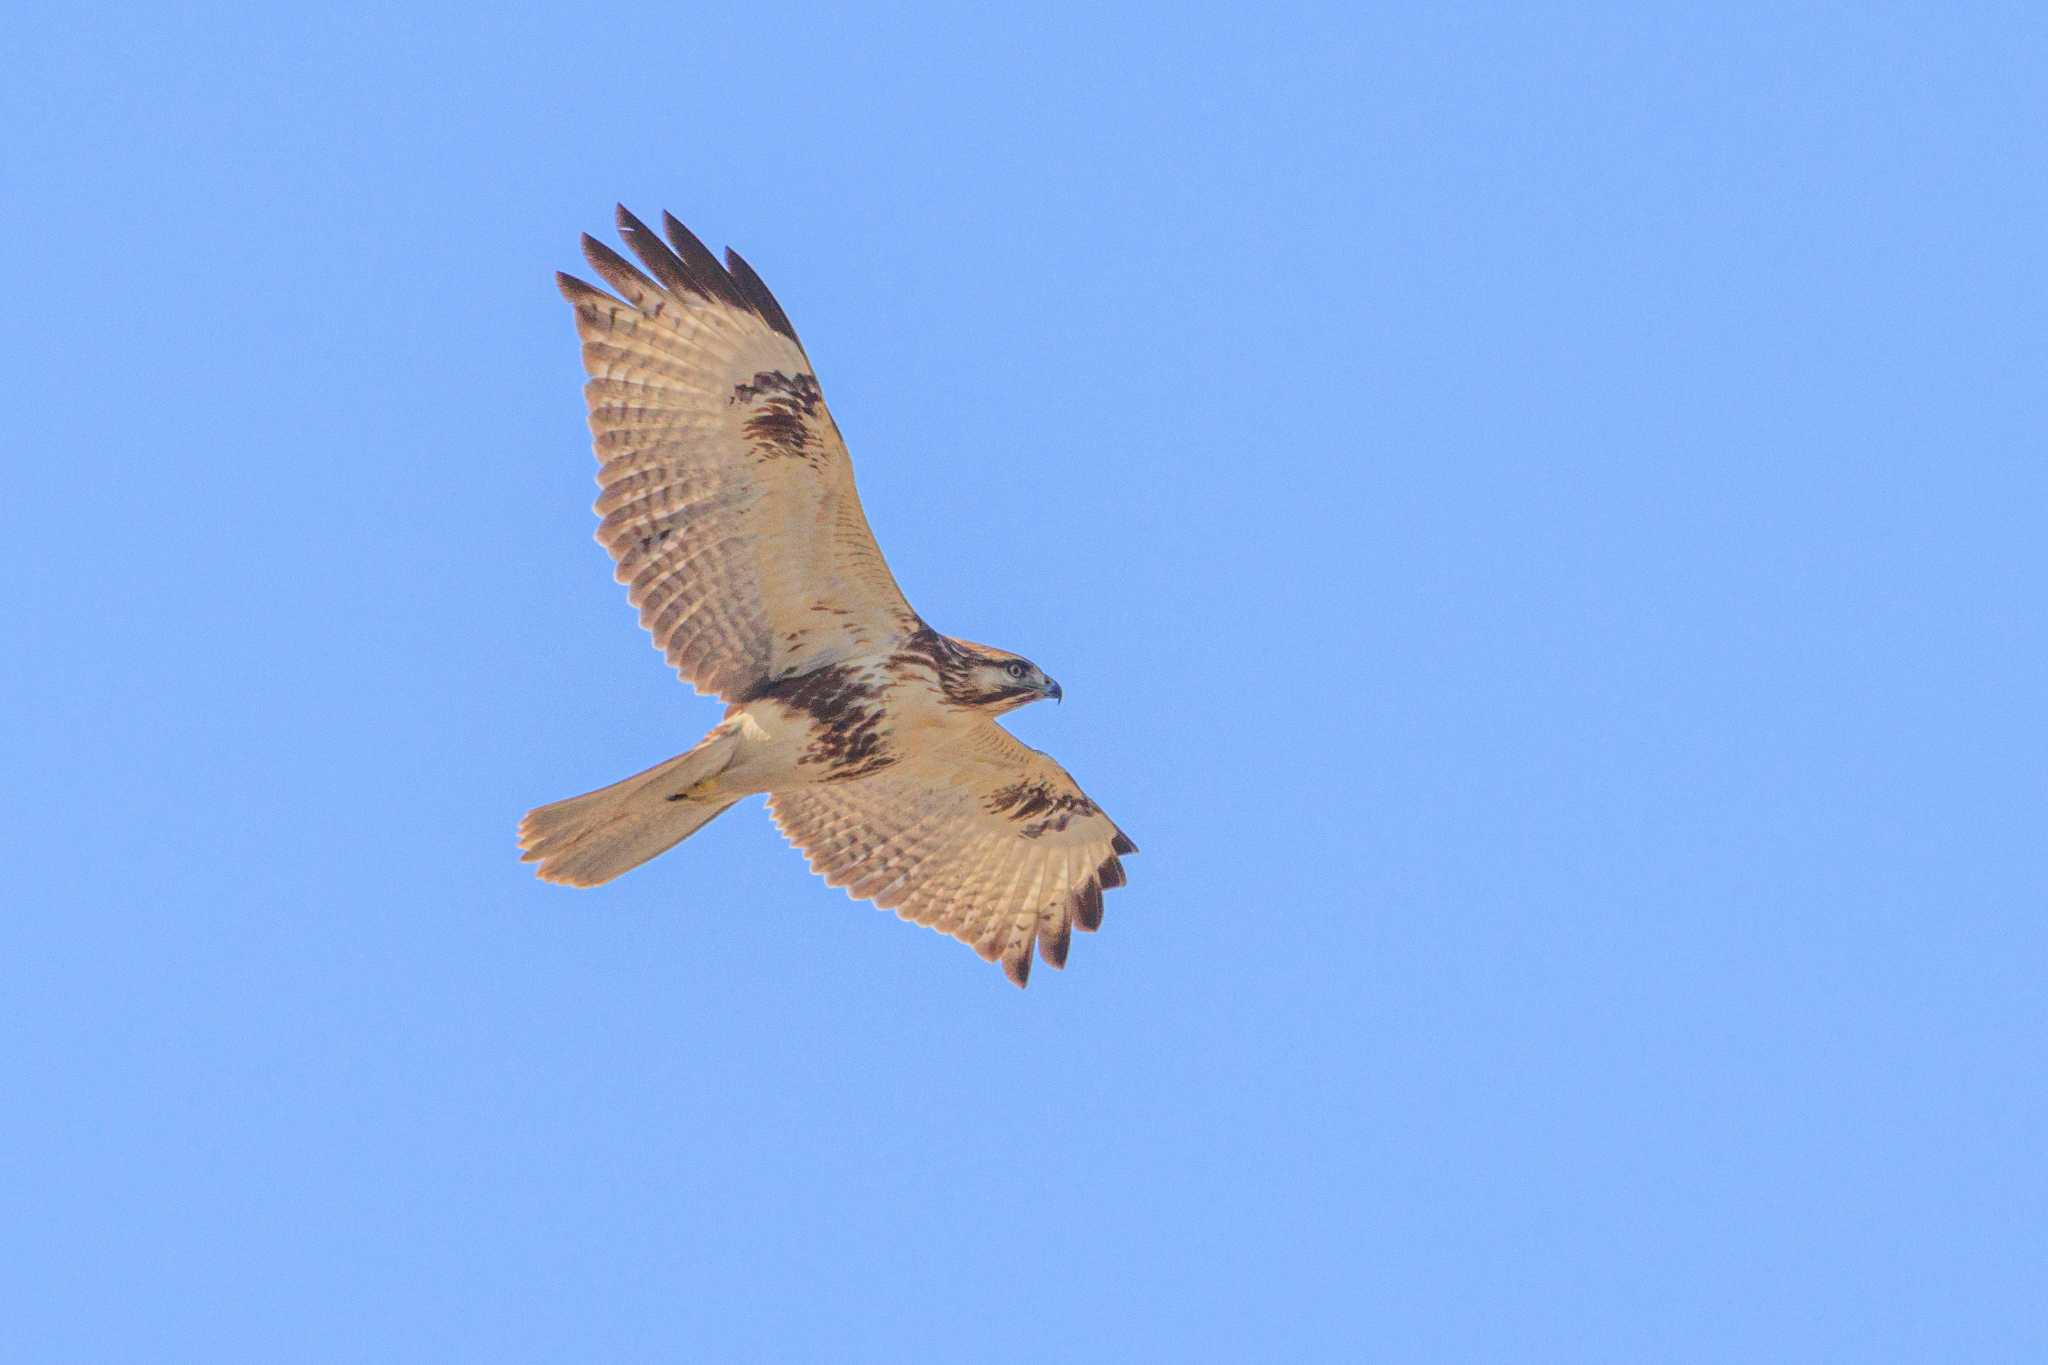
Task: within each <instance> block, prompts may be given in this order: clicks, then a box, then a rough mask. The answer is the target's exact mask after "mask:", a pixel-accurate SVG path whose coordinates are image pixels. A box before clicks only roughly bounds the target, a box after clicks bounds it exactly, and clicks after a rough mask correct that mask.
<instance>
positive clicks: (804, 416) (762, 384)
mask: <svg viewBox="0 0 2048 1365" xmlns="http://www.w3.org/2000/svg"><path fill="white" fill-rule="evenodd" d="M823 401H824V394H823V393H822V392H821V391H820V390H819V388H818V380H817V377H816V376H815V375H811V374H807V373H806V374H798V375H795V376H793V377H792V376H790V375H786V374H784V373H783V372H782V371H780V370H762V371H761V372H760V373H759V374H756V375H755V376H754V377H753V379H752V380H751V381H749V382H747V383H744V384H736V385H734V386H733V391H732V396H731V397H730V398H728V399H727V400H726V406H728V407H733V406H737V405H738V404H741V403H746V404H748V405H750V406H752V407H753V408H754V415H753V416H751V417H749V418H747V421H746V430H747V435H748V436H750V437H752V438H753V439H754V442H755V446H754V448H755V450H756V451H757V452H759V454H760V456H761V458H762V459H770V460H772V459H777V458H781V457H784V456H790V455H796V456H803V455H807V454H809V453H810V449H811V444H812V442H811V419H812V418H813V417H815V416H817V414H818V405H819V404H820V403H821V402H823Z"/></svg>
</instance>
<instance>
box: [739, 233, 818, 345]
mask: <svg viewBox="0 0 2048 1365" xmlns="http://www.w3.org/2000/svg"><path fill="white" fill-rule="evenodd" d="M725 268H726V271H727V273H728V274H730V275H731V276H732V278H733V283H735V284H737V285H738V286H739V287H740V292H741V293H742V294H745V295H746V296H747V303H748V305H749V306H750V307H752V308H753V310H754V311H755V312H756V313H758V314H760V316H761V321H763V322H765V323H767V324H768V325H769V326H770V327H773V328H774V329H775V330H776V331H778V332H780V333H782V334H783V335H784V336H786V337H788V338H789V339H790V340H791V341H796V328H794V327H792V326H790V323H789V314H787V313H785V312H783V311H782V305H781V304H779V303H777V302H776V301H775V296H774V295H773V294H771V293H769V292H768V286H767V285H766V284H764V283H762V282H761V277H760V275H758V274H756V273H755V271H754V267H752V266H750V265H748V264H747V258H746V257H744V256H742V255H740V253H739V252H737V251H734V250H733V249H732V248H731V247H727V248H726V249H725ZM797 345H799V346H801V345H803V343H802V342H801V341H797Z"/></svg>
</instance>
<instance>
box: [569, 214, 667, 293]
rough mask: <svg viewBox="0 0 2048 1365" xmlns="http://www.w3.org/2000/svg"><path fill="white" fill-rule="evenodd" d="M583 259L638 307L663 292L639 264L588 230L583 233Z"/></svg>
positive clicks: (606, 281) (607, 282)
mask: <svg viewBox="0 0 2048 1365" xmlns="http://www.w3.org/2000/svg"><path fill="white" fill-rule="evenodd" d="M583 259H584V260H586V261H589V262H590V268H591V269H592V270H595V271H596V272H597V273H598V274H600V275H602V276H604V282H605V283H606V284H608V285H610V286H611V287H612V288H614V289H616V290H618V291H619V293H620V295H622V296H623V297H624V298H625V300H626V302H628V303H630V304H632V305H633V306H634V307H636V308H637V307H639V306H640V305H641V302H642V301H643V300H646V301H648V302H652V300H653V296H654V295H656V294H658V293H660V292H661V289H660V287H659V286H658V285H656V284H655V283H654V281H653V280H650V279H648V278H647V277H646V276H645V275H643V274H641V273H640V268H639V267H638V266H636V265H634V264H633V263H632V262H631V261H629V260H627V259H626V258H625V257H624V256H621V255H620V254H619V253H618V252H616V251H613V250H612V249H611V248H610V247H608V246H606V245H605V244H604V243H603V242H600V241H598V240H597V238H595V237H593V236H591V235H590V234H589V233H587V232H586V233H585V234H583Z"/></svg>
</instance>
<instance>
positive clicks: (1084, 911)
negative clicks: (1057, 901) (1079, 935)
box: [1074, 879, 1102, 934]
mask: <svg viewBox="0 0 2048 1365" xmlns="http://www.w3.org/2000/svg"><path fill="white" fill-rule="evenodd" d="M1074 927H1075V928H1077V929H1085V930H1087V931H1088V932H1089V933H1091V934H1092V933H1094V932H1095V931H1096V930H1097V929H1100V928H1101V927H1102V887H1101V886H1100V885H1099V884H1098V883H1096V882H1095V881H1093V880H1092V879H1091V880H1090V881H1089V883H1088V884H1087V885H1086V886H1084V887H1082V888H1081V889H1080V890H1079V891H1078V892H1076V893H1075V895H1074Z"/></svg>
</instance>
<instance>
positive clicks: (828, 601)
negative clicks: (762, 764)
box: [556, 206, 921, 701]
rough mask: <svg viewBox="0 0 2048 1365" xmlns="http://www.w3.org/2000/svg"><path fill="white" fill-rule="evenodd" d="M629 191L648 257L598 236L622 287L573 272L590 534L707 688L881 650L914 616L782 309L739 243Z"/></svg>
mask: <svg viewBox="0 0 2048 1365" xmlns="http://www.w3.org/2000/svg"><path fill="white" fill-rule="evenodd" d="M662 226H663V228H664V229H665V231H666V232H667V236H668V240H667V241H665V242H664V241H663V240H662V239H661V238H660V237H658V236H656V235H655V234H654V232H653V231H651V230H650V229H649V228H648V227H647V226H646V225H645V224H643V223H642V222H641V221H640V220H639V219H637V218H635V217H634V216H633V215H632V214H630V213H628V212H627V211H626V210H625V208H624V207H623V206H621V207H620V209H619V235H620V236H621V238H623V239H624V241H625V243H626V245H627V246H628V247H630V248H631V249H632V251H633V254H634V255H636V256H638V257H639V258H640V263H641V266H644V267H645V270H644V272H643V270H641V269H638V268H636V267H634V266H633V265H632V264H631V263H630V262H628V261H627V260H626V259H625V258H624V257H622V256H620V255H619V254H618V253H617V252H615V251H613V250H612V249H611V248H609V247H607V246H605V245H604V244H603V243H602V242H599V241H597V240H595V239H593V238H591V237H587V236H586V237H585V238H584V239H583V254H584V256H585V257H586V258H588V260H589V261H590V264H591V266H592V268H593V269H595V270H596V271H597V273H598V274H599V275H600V276H602V277H603V278H604V281H605V283H607V284H609V285H610V286H611V287H612V288H613V289H614V290H616V291H617V292H618V297H617V298H614V297H613V296H612V295H610V294H607V293H605V292H604V291H603V290H601V289H597V288H595V287H593V286H591V285H589V284H586V283H584V282H583V281H582V280H579V279H576V278H575V277H574V276H571V275H558V276H556V282H557V283H558V284H559V285H560V286H561V290H562V293H563V295H564V296H565V297H566V298H567V299H568V300H569V302H570V303H571V304H572V305H574V306H575V309H576V330H577V332H578V333H579V334H580V335H581V336H582V338H583V364H584V368H585V369H586V370H587V371H588V372H589V375H590V382H589V383H588V384H586V385H585V386H584V390H583V392H584V395H585V397H586V399H587V400H588V402H589V406H590V431H591V436H592V439H593V443H594V445H595V449H596V452H597V458H598V460H599V462H600V467H599V469H598V475H597V481H598V483H599V484H601V485H602V486H603V489H604V492H603V494H602V495H601V496H600V497H599V498H598V500H597V511H598V513H599V514H600V515H601V516H602V517H603V519H604V520H603V523H602V524H601V525H600V526H599V527H598V532H597V538H598V539H599V540H600V541H601V542H603V544H604V547H605V548H606V549H607V550H609V551H611V554H612V558H613V559H615V560H616V561H618V578H619V581H620V582H622V583H625V584H626V585H627V588H628V595H629V597H630V598H631V600H632V602H633V604H634V605H635V606H637V607H638V608H639V609H640V623H641V624H642V625H644V626H645V627H647V629H648V631H649V632H650V633H651V634H652V635H653V636H654V644H655V647H656V648H658V649H660V650H661V651H662V652H663V653H664V654H666V655H667V656H668V661H669V663H671V664H672V665H674V667H675V669H676V671H677V672H678V673H680V674H682V676H683V678H684V680H685V681H687V682H689V683H691V684H693V685H694V686H696V688H697V689H698V690H699V691H703V692H712V693H716V694H717V695H719V696H721V697H724V698H725V699H726V700H727V701H737V700H740V699H742V698H744V697H746V696H747V695H748V694H749V693H750V692H752V691H754V690H755V689H758V688H759V687H761V686H762V685H764V684H766V683H770V682H774V681H776V680H778V679H781V678H787V677H793V676H795V675H797V674H800V673H806V672H809V671H810V670H811V669H813V668H816V667H818V666H820V665H822V664H827V663H832V662H835V661H837V660H840V659H844V658H848V657H852V656H854V655H857V654H863V653H869V652H873V651H876V650H882V649H886V648H888V647H889V645H890V643H891V642H892V641H894V640H897V639H900V638H901V637H903V636H905V635H908V634H909V633H910V632H911V631H914V630H915V629H916V628H917V627H918V625H919V624H921V623H920V622H919V621H918V619H917V614H916V613H915V612H913V611H912V610H911V609H910V604H909V603H908V602H906V601H904V599H903V592H902V590H901V589H900V588H898V587H897V586H896V580H895V578H894V577H893V576H892V575H891V574H890V572H889V566H888V565H887V563H885V562H884V561H883V559H882V552H881V549H880V548H879V547H878V546H876V544H875V537H874V533H873V532H872V531H870V530H869V529H868V522H867V517H866V515H865V514H864V513H863V512H862V511H861V506H860V497H859V495H858V494H857V493H855V491H854V487H853V465H852V462H851V461H850V460H849V459H848V458H847V454H846V445H845V443H844V442H842V441H841V440H840V438H839V429H838V427H836V426H834V425H833V422H832V414H831V413H830V412H828V411H826V408H825V400H824V397H823V395H822V394H821V393H820V392H819V390H818V380H817V376H816V375H814V374H813V373H812V372H811V365H810V361H809V360H808V359H806V358H805V356H804V351H803V347H802V346H801V345H800V344H798V342H797V339H796V332H795V330H794V329H793V328H792V327H791V326H790V325H789V319H788V318H787V317H786V316H785V315H784V314H783V311H782V308H781V307H780V305H778V304H777V303H776V302H775V299H774V296H773V295H771V294H770V293H769V292H768V287H767V286H766V285H764V284H762V283H761V280H760V277H759V276H757V275H756V274H755V273H754V272H753V270H752V269H751V268H750V267H749V266H748V265H747V263H746V262H745V261H743V260H741V259H740V258H739V256H738V254H737V253H734V252H731V251H728V252H727V253H726V264H725V265H720V264H719V262H718V259H717V258H716V257H714V256H713V255H712V254H711V252H710V251H709V250H707V249H706V248H705V246H704V244H703V243H701V242H699V241H698V240H697V239H696V238H695V237H694V236H692V235H691V234H690V231H689V229H688V228H685V227H684V226H683V225H682V224H681V223H679V222H677V221H676V220H675V219H674V218H672V217H670V216H669V215H667V214H663V215H662Z"/></svg>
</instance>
